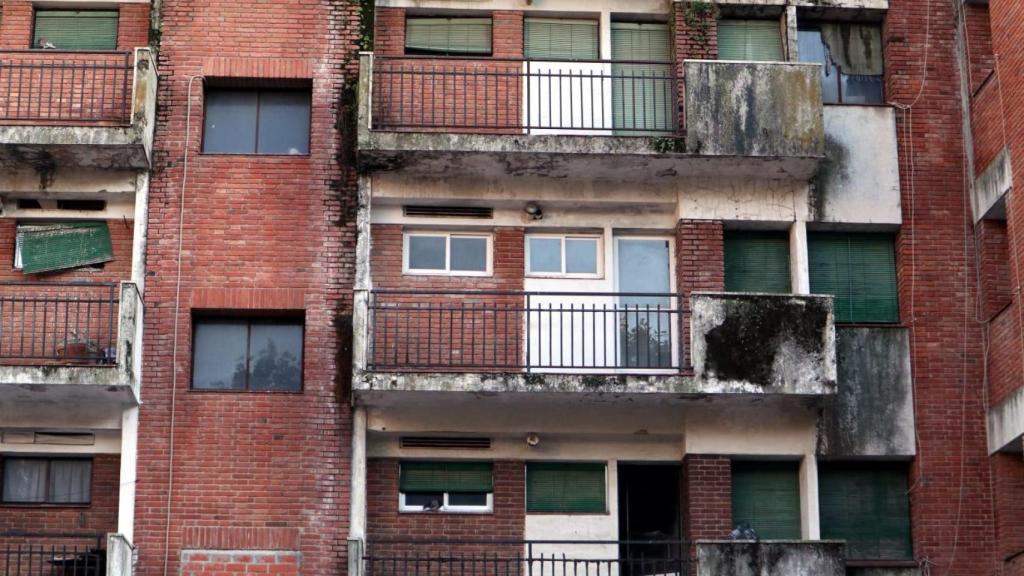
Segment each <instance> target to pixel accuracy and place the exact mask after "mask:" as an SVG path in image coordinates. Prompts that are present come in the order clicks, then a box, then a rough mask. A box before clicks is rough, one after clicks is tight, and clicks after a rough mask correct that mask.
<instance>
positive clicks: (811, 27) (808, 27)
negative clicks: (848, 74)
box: [796, 20, 889, 107]
mask: <svg viewBox="0 0 1024 576" xmlns="http://www.w3.org/2000/svg"><path fill="white" fill-rule="evenodd" d="M827 21H828V20H811V21H808V22H801V23H799V24H798V25H797V31H796V34H797V43H799V41H800V33H801V32H810V31H815V32H817V33H818V38H819V41H820V42H821V45H822V47H823V48H824V47H826V44H825V40H824V39H823V38H822V36H821V25H822V23H823V22H827ZM833 22H834V20H833ZM870 24H872V25H873V26H877V27H878V29H879V33H880V34H881V33H882V25H881V24H878V23H870ZM882 43H883V46H884V43H885V37H884V35H883V37H882ZM825 54H826V56H827V55H828V52H827V51H826V52H825ZM830 60H831V59H830ZM800 62H801V63H815V64H816V62H809V61H806V60H800ZM830 65H831V66H832V67H833V68H835V70H836V74H835V80H834V82H835V87H836V95H837V97H838V100H836V101H835V102H823V104H824V105H825V106H882V107H889V104H887V103H886V90H885V68H886V65H885V58H883V59H882V75H881V85H882V98H881V101H880V102H864V103H860V102H846V100H845V99H844V98H843V75H844V74H845V73H844V72H843V69H842V68H841V67H840V66H839V65H838V64H836V63H835V62H830Z"/></svg>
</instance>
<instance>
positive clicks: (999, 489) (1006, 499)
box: [992, 453, 1024, 574]
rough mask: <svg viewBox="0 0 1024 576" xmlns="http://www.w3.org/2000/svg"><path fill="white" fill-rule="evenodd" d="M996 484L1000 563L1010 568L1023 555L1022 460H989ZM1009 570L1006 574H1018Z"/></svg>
mask: <svg viewBox="0 0 1024 576" xmlns="http://www.w3.org/2000/svg"><path fill="white" fill-rule="evenodd" d="M992 469H993V474H994V476H995V484H996V502H995V504H996V522H997V529H998V533H999V543H998V544H999V545H998V549H997V553H998V555H999V559H1000V560H1002V561H1006V560H1009V562H1007V568H1013V567H1014V566H1015V564H1016V563H1015V562H1013V557H1015V556H1019V555H1021V554H1022V553H1024V498H1021V497H1020V495H1021V494H1024V459H1022V458H1021V455H1020V454H1019V453H1018V454H1011V453H1007V454H1003V453H998V454H996V455H995V456H993V457H992ZM1017 568H1018V570H1017V571H1013V570H1008V571H1007V572H1005V573H1006V574H1014V573H1019V567H1017Z"/></svg>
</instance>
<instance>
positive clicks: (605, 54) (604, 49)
mask: <svg viewBox="0 0 1024 576" xmlns="http://www.w3.org/2000/svg"><path fill="white" fill-rule="evenodd" d="M600 28H601V48H600V52H598V55H599V56H600V57H601V58H602V59H604V60H610V59H611V57H612V14H611V12H601V23H600Z"/></svg>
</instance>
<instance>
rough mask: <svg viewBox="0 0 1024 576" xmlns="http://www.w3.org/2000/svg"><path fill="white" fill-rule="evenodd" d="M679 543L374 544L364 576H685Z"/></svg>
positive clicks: (370, 544)
mask: <svg viewBox="0 0 1024 576" xmlns="http://www.w3.org/2000/svg"><path fill="white" fill-rule="evenodd" d="M687 552H688V546H687V544H686V543H685V542H681V541H665V540H644V541H614V540H607V541H596V540H595V541H585V540H527V541H514V540H498V541H482V540H443V541H424V540H379V541H370V542H368V543H367V547H366V554H365V555H364V558H363V561H364V567H365V575H366V576H415V575H423V576H427V575H430V576H685V575H686V574H688V572H689V570H688V560H687V556H686V555H687Z"/></svg>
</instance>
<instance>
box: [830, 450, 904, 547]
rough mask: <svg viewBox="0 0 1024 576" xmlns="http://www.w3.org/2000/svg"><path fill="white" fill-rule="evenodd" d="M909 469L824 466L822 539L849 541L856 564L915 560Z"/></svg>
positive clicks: (877, 464)
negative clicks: (858, 561)
mask: <svg viewBox="0 0 1024 576" xmlns="http://www.w3.org/2000/svg"><path fill="white" fill-rule="evenodd" d="M907 486H908V484H907V467H906V465H905V464H900V463H889V462H885V463H881V462H873V463H842V464H833V463H827V464H826V463H822V464H820V465H819V467H818V487H819V489H818V491H819V494H818V498H819V506H820V508H821V537H822V539H824V540H846V553H847V557H848V558H849V559H851V560H910V559H912V558H913V555H914V552H913V546H912V544H911V539H910V500H909V497H908V496H907Z"/></svg>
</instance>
